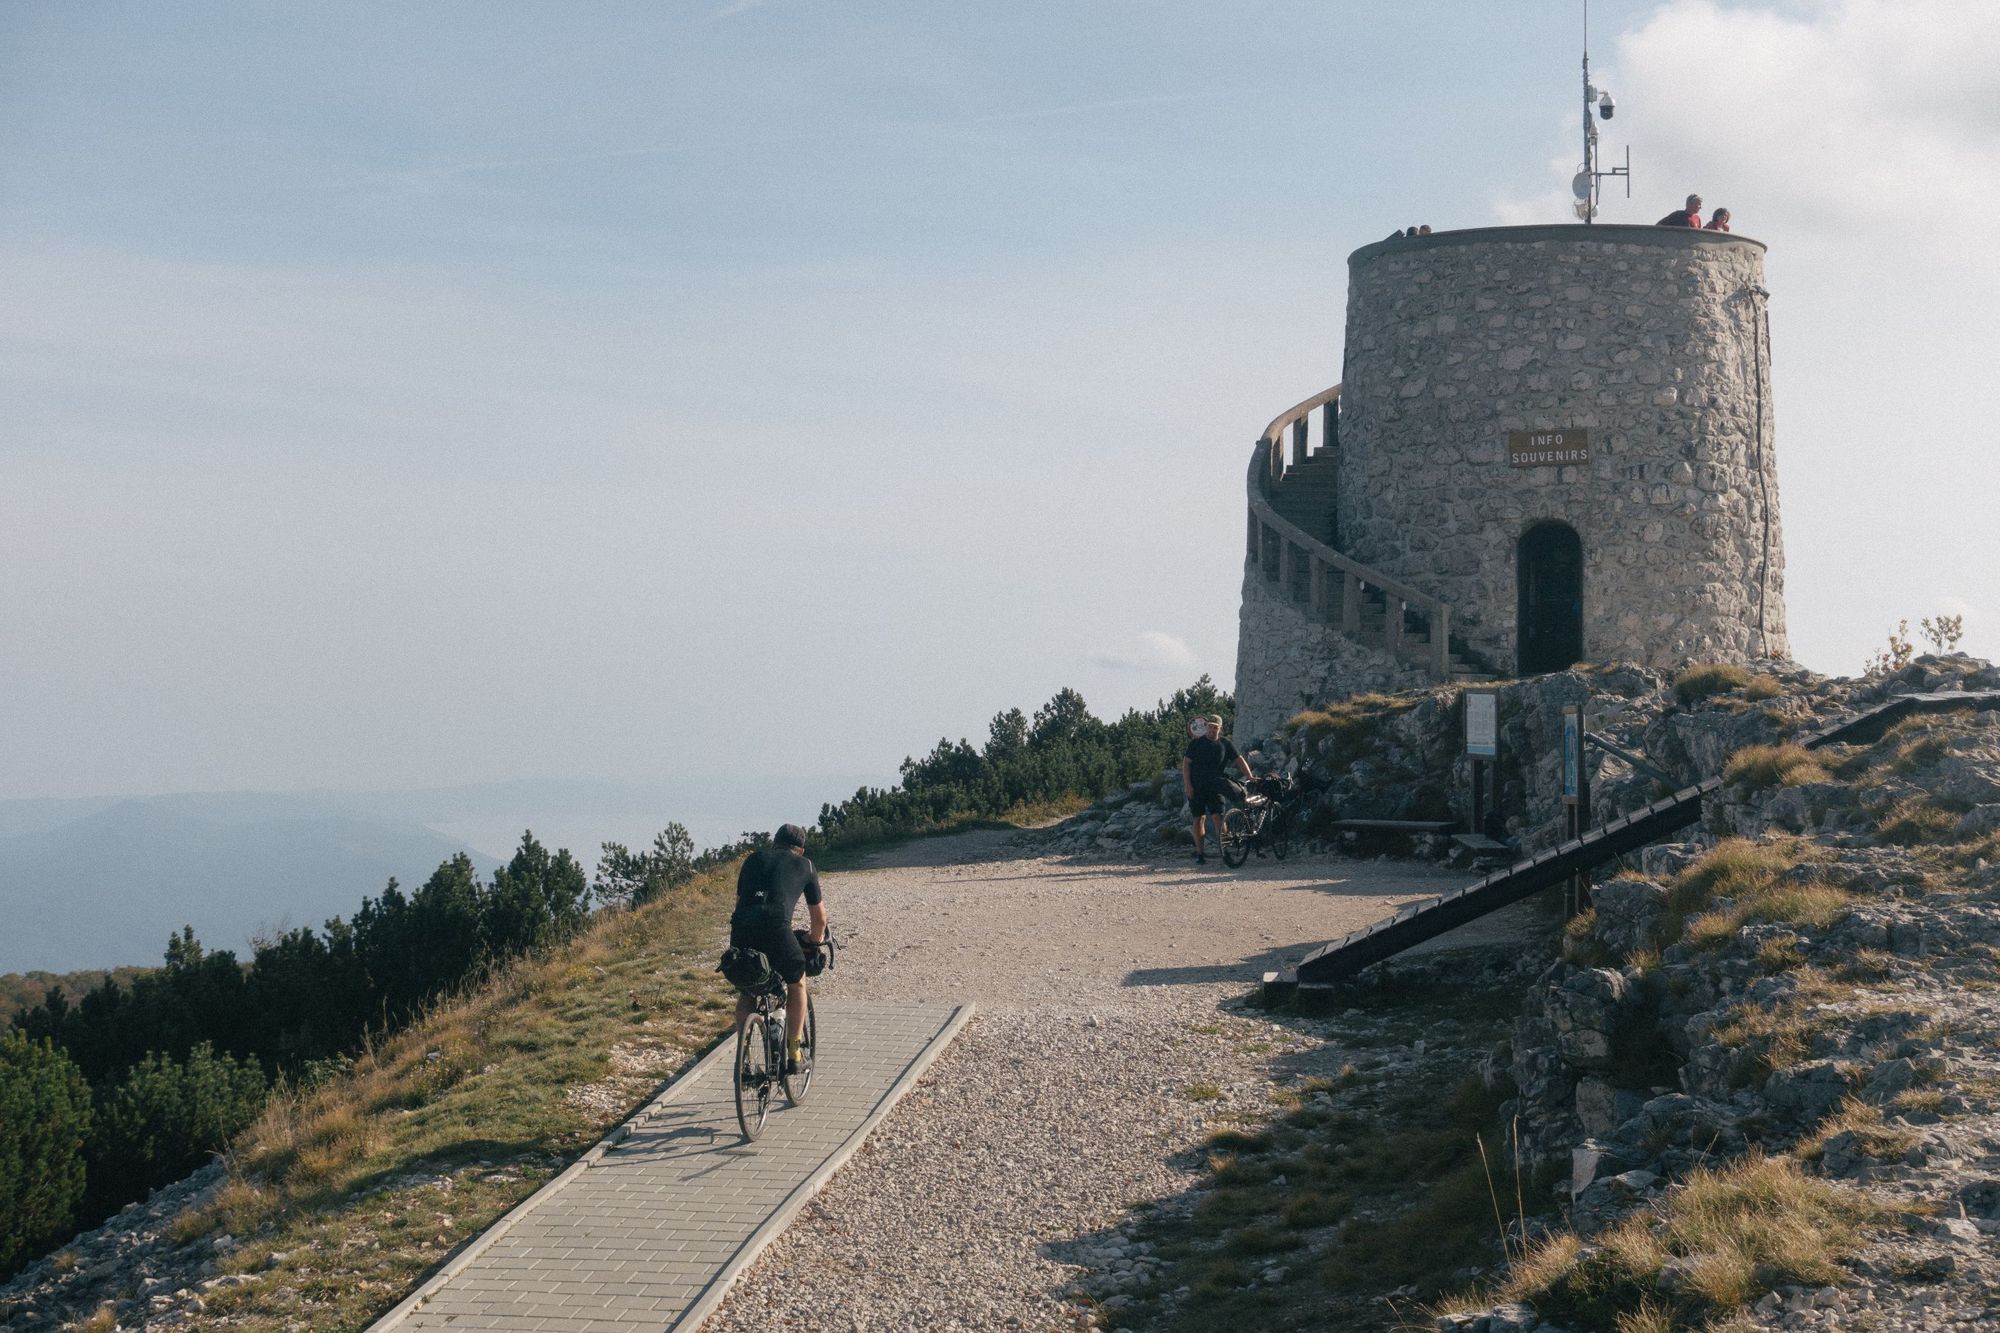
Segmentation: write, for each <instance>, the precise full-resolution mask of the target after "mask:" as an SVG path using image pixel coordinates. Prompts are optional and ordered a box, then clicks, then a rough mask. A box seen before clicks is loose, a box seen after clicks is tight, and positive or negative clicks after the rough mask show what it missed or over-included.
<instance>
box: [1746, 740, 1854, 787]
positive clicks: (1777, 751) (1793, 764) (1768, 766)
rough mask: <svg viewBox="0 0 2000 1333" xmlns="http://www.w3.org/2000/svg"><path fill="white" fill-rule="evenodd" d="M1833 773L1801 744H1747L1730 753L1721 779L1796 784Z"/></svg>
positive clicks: (1764, 784)
mask: <svg viewBox="0 0 2000 1333" xmlns="http://www.w3.org/2000/svg"><path fill="white" fill-rule="evenodd" d="M1832 776H1833V775H1832V774H1830V773H1828V772H1827V770H1826V768H1825V767H1824V766H1823V765H1822V764H1821V763H1820V762H1819V760H1817V759H1815V758H1814V757H1813V754H1812V751H1810V750H1808V749H1806V748H1805V747H1804V746H1802V745H1793V744H1790V743H1786V744H1784V745H1746V746H1744V747H1743V748H1742V749H1741V750H1738V751H1737V752H1736V753H1735V754H1733V755H1731V756H1729V762H1728V763H1727V764H1725V765H1724V766H1723V769H1722V780H1723V781H1724V782H1740V783H1742V784H1744V785H1745V786H1747V787H1750V788H1753V789H1759V790H1761V789H1763V788H1766V787H1798V786H1803V785H1804V784H1806V783H1808V782H1825V781H1827V780H1828V779H1829V778H1831V777H1832Z"/></svg>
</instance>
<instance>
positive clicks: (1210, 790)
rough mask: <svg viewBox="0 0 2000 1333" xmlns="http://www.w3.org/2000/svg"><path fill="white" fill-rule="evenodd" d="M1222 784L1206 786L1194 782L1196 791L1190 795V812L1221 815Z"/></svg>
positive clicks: (1193, 813)
mask: <svg viewBox="0 0 2000 1333" xmlns="http://www.w3.org/2000/svg"><path fill="white" fill-rule="evenodd" d="M1222 804H1223V802H1222V784H1221V783H1219V782H1218V783H1216V784H1215V785H1214V786H1212V787H1211V786H1204V785H1202V784H1201V783H1196V784H1194V792H1193V794H1192V795H1190V796H1189V797H1188V813H1189V814H1192V815H1197V816H1199V815H1219V814H1221V813H1222Z"/></svg>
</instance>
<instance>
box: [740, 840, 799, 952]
mask: <svg viewBox="0 0 2000 1333" xmlns="http://www.w3.org/2000/svg"><path fill="white" fill-rule="evenodd" d="M800 898H804V899H805V900H806V902H807V903H808V904H817V903H818V902H819V901H820V891H819V871H818V869H816V868H815V867H814V866H813V863H812V861H811V859H810V858H808V857H807V856H806V855H805V854H804V853H803V852H795V851H792V850H791V849H789V848H785V847H766V848H763V849H762V850H761V851H755V852H752V853H750V855H749V857H748V858H746V859H745V860H744V862H743V869H742V870H741V871H739V872H738V873H737V876H736V910H735V911H734V912H732V913H731V914H730V917H729V924H730V925H732V926H744V927H748V928H750V929H753V930H773V931H775V930H790V929H791V927H792V913H793V912H795V911H797V910H798V906H799V899H800Z"/></svg>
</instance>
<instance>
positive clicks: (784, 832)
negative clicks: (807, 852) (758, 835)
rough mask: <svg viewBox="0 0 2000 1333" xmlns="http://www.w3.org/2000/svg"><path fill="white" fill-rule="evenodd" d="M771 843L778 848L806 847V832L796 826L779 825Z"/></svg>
mask: <svg viewBox="0 0 2000 1333" xmlns="http://www.w3.org/2000/svg"><path fill="white" fill-rule="evenodd" d="M771 841H773V842H775V843H777V844H778V845H779V846H780V847H803V846H805V845H806V831H805V830H804V829H802V828H800V827H799V826H798V825H797V824H780V825H778V832H777V834H776V835H775V836H774V837H773V838H772V839H771Z"/></svg>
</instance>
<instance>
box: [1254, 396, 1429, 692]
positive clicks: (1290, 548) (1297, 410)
mask: <svg viewBox="0 0 2000 1333" xmlns="http://www.w3.org/2000/svg"><path fill="white" fill-rule="evenodd" d="M1314 412H1323V413H1324V416H1323V424H1322V426H1321V430H1320V439H1321V441H1322V444H1321V448H1322V449H1323V450H1324V449H1329V448H1338V447H1339V442H1340V386H1339V385H1338V384H1336V385H1334V386H1333V387H1332V388H1331V389H1328V390H1326V391H1325V392H1324V393H1317V394H1314V395H1313V396H1312V397H1310V398H1308V399H1306V400H1305V401H1304V402H1302V403H1299V404H1297V405H1295V406H1293V407H1290V408H1288V409H1286V410H1285V411H1283V412H1280V413H1279V414H1278V415H1277V416H1276V417H1274V418H1272V420H1271V424H1270V425H1268V426H1266V427H1265V428H1264V433H1263V434H1262V435H1260V436H1258V437H1257V444H1256V447H1255V450H1254V451H1253V453H1252V455H1251V459H1250V475H1249V477H1248V478H1247V479H1246V480H1247V482H1248V487H1247V489H1248V490H1249V494H1250V549H1249V553H1248V554H1249V558H1250V559H1252V560H1255V561H1257V562H1258V563H1259V565H1260V567H1261V568H1262V569H1263V571H1264V576H1265V577H1266V578H1268V579H1271V580H1273V581H1275V582H1276V583H1278V584H1279V586H1280V587H1282V588H1284V589H1286V590H1287V592H1288V593H1289V594H1290V595H1291V597H1292V599H1293V600H1294V601H1300V602H1304V603H1305V604H1306V605H1307V606H1308V607H1309V608H1311V610H1312V611H1313V612H1314V613H1316V614H1318V615H1321V616H1326V615H1328V614H1329V612H1330V609H1331V607H1332V605H1333V580H1334V579H1336V578H1338V579H1340V580H1341V582H1342V584H1343V586H1342V588H1341V595H1340V617H1341V626H1340V627H1341V629H1342V631H1343V632H1345V633H1347V634H1349V635H1351V636H1354V637H1356V638H1358V637H1359V631H1360V627H1361V597H1362V591H1363V589H1369V588H1372V589H1374V590H1375V591H1377V592H1379V593H1381V594H1382V596H1383V598H1384V600H1385V603H1386V608H1385V614H1384V617H1383V624H1382V647H1383V648H1384V649H1386V650H1387V651H1388V652H1389V654H1390V655H1391V656H1392V657H1396V658H1399V659H1407V658H1409V657H1410V656H1411V653H1410V651H1409V649H1408V648H1406V646H1405V643H1404V627H1405V625H1406V623H1407V621H1408V620H1409V618H1410V617H1411V616H1412V615H1414V616H1415V617H1416V618H1417V619H1418V620H1420V621H1421V622H1423V624H1424V626H1425V627H1426V628H1427V629H1428V630H1429V633H1430V643H1429V645H1428V648H1429V651H1428V652H1426V653H1424V654H1423V657H1422V660H1423V662H1424V665H1425V666H1426V667H1427V668H1428V669H1429V671H1430V675H1431V678H1432V679H1433V680H1438V681H1443V680H1449V679H1450V678H1451V608H1450V607H1449V606H1447V605H1445V603H1443V602H1442V601H1439V600H1438V599H1437V598H1435V597H1433V596H1431V595H1430V594H1429V593H1426V592H1421V591H1419V590H1418V589H1416V588H1412V587H1410V586H1409V585H1408V584H1406V583H1403V582H1401V581H1400V580H1397V579H1392V578H1390V577H1389V576H1388V575H1387V574H1383V573H1380V572H1378V571H1376V570H1374V569H1371V568H1369V567H1368V566H1367V565H1364V564H1362V563H1361V562H1360V561H1358V560H1350V559H1349V558H1348V557H1346V556H1344V555H1342V554H1341V553H1340V552H1339V551H1336V550H1334V549H1333V547H1331V546H1329V545H1327V544H1326V543H1325V542H1323V541H1321V540H1320V539H1319V538H1317V537H1314V536H1313V535H1312V534H1310V533H1308V532H1307V531H1305V529H1303V528H1301V527H1299V526H1298V525H1297V524H1296V523H1294V522H1292V521H1291V520H1290V519H1288V518H1286V517H1285V516H1284V515H1282V514H1280V513H1279V512H1278V511H1277V510H1276V509H1275V508H1273V507H1272V504H1271V491H1272V488H1273V487H1274V486H1276V485H1278V484H1279V483H1280V482H1282V481H1283V480H1284V477H1285V473H1286V472H1287V471H1288V470H1289V467H1295V466H1297V465H1299V464H1301V463H1303V462H1305V461H1306V459H1307V458H1308V457H1310V456H1312V455H1311V454H1310V453H1309V445H1310V442H1311V436H1312V430H1311V418H1312V414H1313V413H1314ZM1288 437H1289V439H1290V440H1291V445H1292V457H1291V459H1290V462H1289V465H1288V463H1287V460H1286V458H1285V441H1286V439H1287V438H1288ZM1412 646H1414V645H1412Z"/></svg>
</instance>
